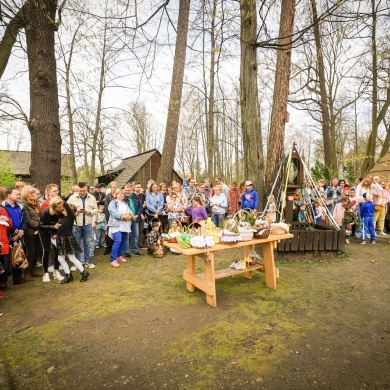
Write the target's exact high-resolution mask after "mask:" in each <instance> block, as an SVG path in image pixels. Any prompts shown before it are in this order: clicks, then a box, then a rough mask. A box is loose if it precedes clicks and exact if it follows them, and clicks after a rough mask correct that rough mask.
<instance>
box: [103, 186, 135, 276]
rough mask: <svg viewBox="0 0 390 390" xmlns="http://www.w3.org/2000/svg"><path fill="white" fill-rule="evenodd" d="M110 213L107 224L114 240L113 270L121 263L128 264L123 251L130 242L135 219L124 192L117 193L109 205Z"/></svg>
mask: <svg viewBox="0 0 390 390" xmlns="http://www.w3.org/2000/svg"><path fill="white" fill-rule="evenodd" d="M108 212H109V213H110V216H109V219H108V223H107V227H108V235H109V237H110V238H112V239H113V240H114V243H113V244H112V249H111V260H110V265H111V267H113V268H118V267H119V266H120V264H119V262H121V263H126V261H127V260H126V258H125V257H124V256H123V251H124V249H125V244H126V241H128V240H129V234H130V232H131V220H132V218H133V214H132V212H131V210H130V207H129V204H128V203H127V201H126V200H125V191H124V190H117V191H116V192H115V199H113V200H112V201H111V202H110V204H109V205H108Z"/></svg>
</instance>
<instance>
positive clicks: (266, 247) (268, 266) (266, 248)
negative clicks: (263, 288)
mask: <svg viewBox="0 0 390 390" xmlns="http://www.w3.org/2000/svg"><path fill="white" fill-rule="evenodd" d="M262 247H263V257H264V274H265V284H266V285H267V287H269V288H273V289H276V269H275V260H274V248H273V243H272V242H265V243H263V244H262Z"/></svg>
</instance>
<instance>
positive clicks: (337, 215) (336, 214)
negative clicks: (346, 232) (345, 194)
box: [333, 203, 345, 226]
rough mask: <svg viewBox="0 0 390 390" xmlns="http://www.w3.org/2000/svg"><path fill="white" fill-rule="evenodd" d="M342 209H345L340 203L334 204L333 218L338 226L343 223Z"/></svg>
mask: <svg viewBox="0 0 390 390" xmlns="http://www.w3.org/2000/svg"><path fill="white" fill-rule="evenodd" d="M344 211H345V209H344V207H343V205H342V204H341V203H337V204H336V206H334V209H333V218H334V219H335V221H336V223H337V225H339V226H342V225H343V218H344Z"/></svg>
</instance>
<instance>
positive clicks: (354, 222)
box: [305, 176, 390, 245]
mask: <svg viewBox="0 0 390 390" xmlns="http://www.w3.org/2000/svg"><path fill="white" fill-rule="evenodd" d="M315 187H316V188H315V189H314V188H313V184H312V182H311V181H307V183H306V188H305V192H306V197H307V198H309V199H311V201H312V204H313V210H314V216H313V217H314V221H315V222H316V223H319V224H321V223H325V222H326V221H328V222H329V219H330V218H329V215H331V216H332V217H333V220H334V222H335V223H336V224H337V225H338V226H339V228H340V229H344V230H345V231H346V237H347V238H346V243H347V244H350V241H349V237H356V238H358V239H360V243H361V244H362V245H365V244H366V242H367V239H369V240H370V242H371V244H374V245H375V244H376V238H377V235H380V236H387V233H386V231H387V232H390V210H389V209H390V208H389V207H388V204H389V202H390V182H388V181H386V180H383V179H381V178H380V177H379V176H366V177H364V178H361V179H356V180H355V182H354V183H353V184H352V185H350V184H348V183H347V182H346V181H345V180H343V179H337V178H334V179H333V180H332V181H331V182H330V183H329V185H327V186H326V185H325V183H324V180H318V181H317V182H316V186H315ZM320 199H321V200H320ZM325 208H326V210H325ZM377 231H378V233H377Z"/></svg>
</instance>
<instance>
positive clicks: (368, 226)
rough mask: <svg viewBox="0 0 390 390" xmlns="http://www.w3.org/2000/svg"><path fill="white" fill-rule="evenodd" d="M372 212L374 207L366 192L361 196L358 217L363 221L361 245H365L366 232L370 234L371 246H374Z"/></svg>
mask: <svg viewBox="0 0 390 390" xmlns="http://www.w3.org/2000/svg"><path fill="white" fill-rule="evenodd" d="M374 212H375V205H374V202H373V201H372V195H371V194H370V193H368V192H365V193H364V194H363V203H362V204H361V205H360V216H361V218H362V221H363V235H362V242H361V244H362V245H365V244H366V236H367V231H368V232H369V233H370V234H371V238H370V241H371V244H376V242H375V239H376V233H375V228H374Z"/></svg>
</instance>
